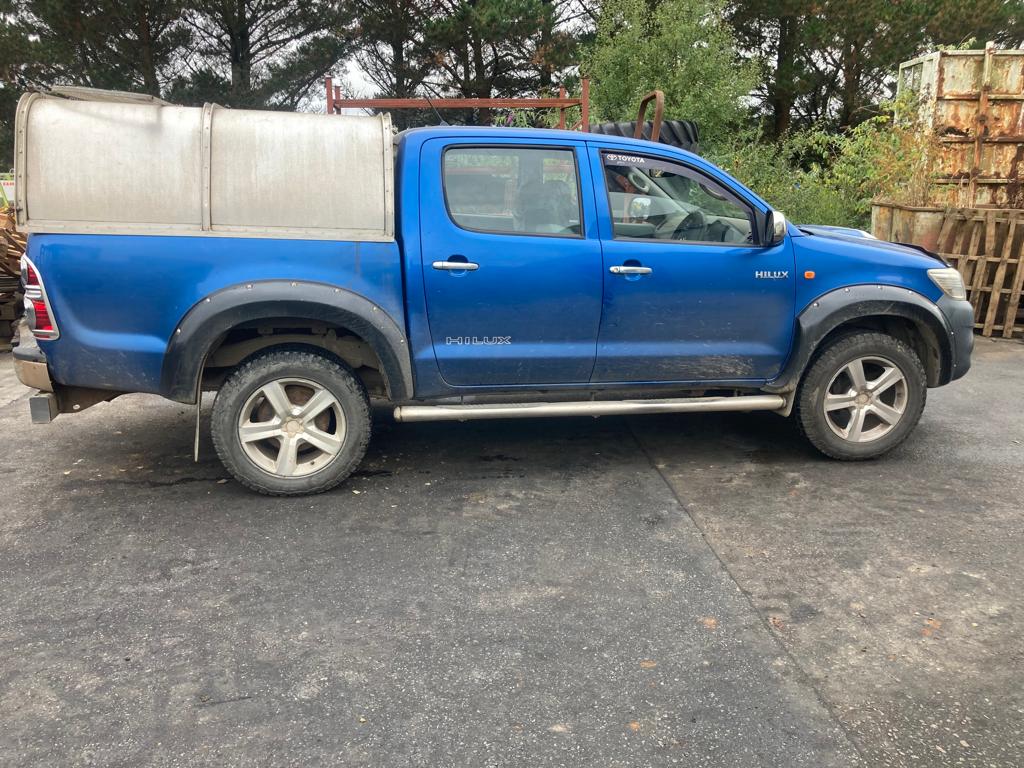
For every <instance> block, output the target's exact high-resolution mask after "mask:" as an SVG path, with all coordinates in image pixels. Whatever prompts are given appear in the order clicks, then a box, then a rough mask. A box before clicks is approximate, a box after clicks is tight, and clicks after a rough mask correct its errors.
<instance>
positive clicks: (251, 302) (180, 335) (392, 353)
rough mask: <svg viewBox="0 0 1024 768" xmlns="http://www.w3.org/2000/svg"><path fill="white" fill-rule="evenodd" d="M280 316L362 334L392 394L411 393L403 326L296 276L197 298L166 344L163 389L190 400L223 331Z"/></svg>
mask: <svg viewBox="0 0 1024 768" xmlns="http://www.w3.org/2000/svg"><path fill="white" fill-rule="evenodd" d="M282 317H287V318H294V319H296V320H311V321H315V322H318V323H325V324H327V325H333V326H338V327H342V328H346V329H348V330H349V331H351V332H352V333H354V334H356V335H358V336H360V337H361V338H362V339H363V340H364V341H366V343H367V344H369V345H370V346H371V347H372V348H373V350H374V352H375V353H376V354H377V357H378V358H380V361H381V374H382V376H383V377H384V382H385V385H386V387H387V391H388V396H389V397H390V399H391V400H392V401H401V400H407V399H409V398H411V397H412V393H413V374H412V360H411V357H410V353H409V343H408V340H407V339H406V336H405V332H404V331H403V330H402V327H401V325H400V324H399V323H398V322H396V320H395V319H394V318H393V317H391V316H390V315H389V314H388V313H387V312H385V311H384V310H383V309H382V308H381V307H379V306H378V305H376V304H374V303H373V302H372V301H370V300H368V299H366V298H365V297H363V296H360V295H359V294H357V293H355V292H353V291H350V290H348V289H345V288H340V287H337V286H333V285H328V284H325V283H315V282H306V281H295V280H263V281H254V282H250V283H243V284H239V285H232V286H229V287H227V288H222V289H221V290H219V291H217V292H215V293H212V294H210V295H209V296H207V297H206V298H203V299H201V300H200V301H199V302H198V303H196V304H195V305H194V306H193V307H192V308H191V309H189V311H188V312H187V313H186V314H185V316H184V317H183V318H182V320H181V322H180V323H178V326H177V328H176V329H175V331H174V333H173V334H172V336H171V339H170V341H169V342H168V344H167V351H166V353H165V355H164V362H163V368H162V371H161V379H160V384H161V393H162V394H163V395H164V396H165V397H168V398H170V399H171V400H176V401H178V402H181V403H194V402H195V401H196V393H197V391H198V384H199V376H200V374H201V372H202V368H203V364H204V362H205V361H206V357H207V355H208V354H209V352H210V350H211V349H212V348H213V345H214V344H215V343H216V342H217V340H218V339H219V338H220V337H221V336H222V335H223V334H225V333H226V332H227V331H229V330H230V329H231V328H234V327H235V326H237V325H239V324H241V323H247V322H252V321H257V320H262V319H269V318H282Z"/></svg>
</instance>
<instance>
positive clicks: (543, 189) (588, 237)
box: [420, 139, 602, 386]
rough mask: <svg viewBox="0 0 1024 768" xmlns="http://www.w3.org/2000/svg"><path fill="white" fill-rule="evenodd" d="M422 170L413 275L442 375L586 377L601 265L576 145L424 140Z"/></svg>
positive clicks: (462, 380)
mask: <svg viewBox="0 0 1024 768" xmlns="http://www.w3.org/2000/svg"><path fill="white" fill-rule="evenodd" d="M421 169H422V171H421V174H420V185H421V189H420V192H421V194H420V200H421V205H422V216H421V222H422V224H421V227H422V243H423V245H422V259H423V263H422V266H423V279H424V285H425V289H426V303H427V315H428V322H429V326H430V334H431V337H432V341H433V346H434V354H435V356H436V358H437V365H438V368H439V370H440V373H441V376H442V377H443V378H444V380H445V381H446V382H448V383H449V384H452V385H456V386H476V385H482V386H495V385H509V386H516V385H527V384H566V383H586V382H587V381H588V380H589V378H590V374H591V371H592V369H593V367H594V355H595V350H596V345H597V332H598V327H599V324H600V316H601V290H602V274H601V271H602V263H601V245H600V241H599V239H598V236H597V225H596V215H595V204H594V196H593V194H592V182H591V177H590V168H589V165H588V162H587V156H586V149H585V145H584V144H583V143H582V142H581V143H575V142H557V141H555V142H551V143H545V144H544V145H542V146H541V145H524V144H522V143H521V142H520V143H518V144H517V143H516V142H515V141H487V142H480V141H473V140H469V139H467V140H455V139H433V140H431V141H428V142H426V143H425V144H424V145H423V150H422V156H421ZM583 190H585V191H586V192H585V193H583V192H582V191H583Z"/></svg>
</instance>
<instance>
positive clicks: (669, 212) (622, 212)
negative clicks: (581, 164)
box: [602, 152, 754, 244]
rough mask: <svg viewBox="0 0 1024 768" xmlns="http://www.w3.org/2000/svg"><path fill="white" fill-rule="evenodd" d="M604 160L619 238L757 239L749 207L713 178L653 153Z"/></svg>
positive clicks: (609, 154) (605, 155)
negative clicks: (652, 154)
mask: <svg viewBox="0 0 1024 768" xmlns="http://www.w3.org/2000/svg"><path fill="white" fill-rule="evenodd" d="M602 159H603V161H604V174H605V184H606V186H607V190H608V204H609V206H610V208H611V214H612V228H613V230H614V233H615V237H616V239H619V238H626V239H642V240H663V241H671V240H676V241H685V242H693V243H717V244H721V243H736V244H742V243H753V242H754V235H753V232H754V227H753V219H752V216H751V211H750V208H749V207H748V206H747V205H746V204H744V203H743V202H742V201H741V200H740V199H739V198H738V197H737V196H736V195H735V194H733V193H732V192H731V191H729V190H728V189H726V188H725V187H723V186H722V185H720V184H718V183H717V182H715V181H713V180H712V179H711V178H709V177H707V176H704V175H703V174H701V173H699V172H697V171H694V170H692V169H690V168H687V167H686V166H684V165H679V164H678V163H671V162H666V161H663V160H657V159H655V158H650V157H641V156H637V155H621V154H616V153H612V152H605V153H603V155H602Z"/></svg>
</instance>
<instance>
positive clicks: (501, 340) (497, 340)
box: [444, 336, 512, 346]
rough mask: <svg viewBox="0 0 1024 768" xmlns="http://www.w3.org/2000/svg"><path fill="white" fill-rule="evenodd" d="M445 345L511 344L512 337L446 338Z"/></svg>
mask: <svg viewBox="0 0 1024 768" xmlns="http://www.w3.org/2000/svg"><path fill="white" fill-rule="evenodd" d="M444 343H445V344H471V345H472V344H475V345H487V346H491V345H494V344H511V343H512V337H511V336H445V339H444Z"/></svg>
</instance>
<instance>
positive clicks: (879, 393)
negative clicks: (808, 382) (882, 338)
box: [822, 357, 909, 443]
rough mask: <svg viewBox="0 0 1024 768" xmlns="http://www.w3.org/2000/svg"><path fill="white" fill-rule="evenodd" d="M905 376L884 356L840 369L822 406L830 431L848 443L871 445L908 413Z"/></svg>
mask: <svg viewBox="0 0 1024 768" xmlns="http://www.w3.org/2000/svg"><path fill="white" fill-rule="evenodd" d="M908 392H909V389H908V387H907V377H906V376H904V375H903V372H902V371H901V370H900V369H899V367H897V365H896V364H895V363H893V362H892V361H891V360H887V359H885V358H884V357H858V358H856V359H855V360H851V361H850V362H849V363H847V364H846V365H844V366H843V367H842V368H840V369H839V370H838V371H837V372H836V374H835V375H834V376H833V377H832V380H831V381H830V382H829V385H828V387H827V389H826V390H825V400H824V403H823V405H822V407H823V408H824V411H825V421H826V422H827V423H828V426H829V428H830V429H831V430H832V431H833V432H834V433H835V434H836V435H838V436H839V437H841V438H842V439H843V440H848V441H849V442H851V443H870V442H872V441H874V440H878V439H880V438H883V437H885V436H886V435H887V434H889V433H890V432H892V430H893V429H895V428H896V425H897V424H899V423H900V421H901V420H902V418H903V414H904V413H905V412H906V410H907V399H908Z"/></svg>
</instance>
